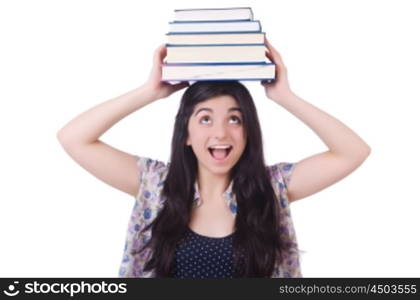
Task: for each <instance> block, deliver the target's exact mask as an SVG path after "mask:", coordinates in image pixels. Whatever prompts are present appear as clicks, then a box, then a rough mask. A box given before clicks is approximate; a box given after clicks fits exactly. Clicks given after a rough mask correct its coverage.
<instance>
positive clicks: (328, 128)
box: [262, 40, 371, 201]
mask: <svg viewBox="0 0 420 300" xmlns="http://www.w3.org/2000/svg"><path fill="white" fill-rule="evenodd" d="M266 44H267V48H268V49H269V53H267V56H268V57H269V58H270V59H271V60H272V61H273V62H275V63H276V80H275V81H274V82H272V83H262V84H263V86H264V87H265V90H266V94H267V96H268V97H269V98H270V99H271V100H273V101H274V102H276V103H277V104H279V105H281V106H282V107H283V108H285V109H286V110H287V111H289V112H290V113H292V114H293V115H294V116H296V117H297V118H298V119H300V120H301V121H302V122H304V123H305V124H306V125H307V126H309V127H310V128H311V129H312V130H313V131H314V132H315V133H316V134H317V135H318V136H319V138H320V139H321V140H322V141H323V142H324V143H325V145H326V146H327V147H328V149H329V150H328V151H326V152H323V153H319V154H316V155H313V156H310V157H308V158H305V159H303V160H301V161H299V162H298V163H297V164H296V166H295V168H294V170H293V174H292V177H291V180H290V183H289V186H288V194H289V201H295V200H298V199H302V198H305V197H308V196H310V195H312V194H314V193H317V192H319V191H321V190H322V189H324V188H326V187H328V186H330V185H332V184H334V183H336V182H337V181H339V180H341V179H342V178H344V177H346V176H347V175H349V174H350V173H351V172H353V171H354V170H355V169H356V168H357V167H358V166H360V164H361V163H362V162H363V161H364V160H365V159H366V158H367V157H368V156H369V154H370V151H371V150H370V147H369V146H368V145H367V144H366V143H365V142H364V141H363V140H362V139H361V138H360V137H359V136H358V135H357V134H356V133H355V132H353V131H352V130H351V129H350V128H348V127H347V126H346V125H344V124H343V123H342V122H340V121H339V120H337V119H336V118H334V117H332V116H330V115H329V114H327V113H326V112H324V111H322V110H320V109H319V108H317V107H315V106H313V105H312V104H310V103H308V102H306V101H305V100H303V99H301V98H300V97H298V96H297V95H295V94H294V93H293V92H292V91H291V90H290V87H289V84H288V79H287V70H286V67H285V65H284V63H283V61H282V59H281V56H280V54H279V53H278V52H277V51H276V50H275V49H274V47H273V46H271V44H270V43H268V41H267V40H266Z"/></svg>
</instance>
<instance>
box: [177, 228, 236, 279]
mask: <svg viewBox="0 0 420 300" xmlns="http://www.w3.org/2000/svg"><path fill="white" fill-rule="evenodd" d="M233 235H234V232H233V233H231V234H229V235H227V236H225V237H209V236H204V235H201V234H198V233H196V232H194V231H193V230H191V229H190V228H189V227H188V231H187V233H186V236H185V237H184V238H183V239H182V240H181V242H180V243H179V244H178V246H177V248H176V250H175V258H174V262H173V271H172V273H173V277H176V278H233V245H232V238H233Z"/></svg>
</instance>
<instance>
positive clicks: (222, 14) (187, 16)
mask: <svg viewBox="0 0 420 300" xmlns="http://www.w3.org/2000/svg"><path fill="white" fill-rule="evenodd" d="M252 19H253V14H252V10H251V8H250V7H230V8H193V9H175V10H174V21H175V22H180V21H181V22H182V21H222V20H236V21H245V20H252Z"/></svg>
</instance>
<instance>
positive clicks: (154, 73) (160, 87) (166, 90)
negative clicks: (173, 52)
mask: <svg viewBox="0 0 420 300" xmlns="http://www.w3.org/2000/svg"><path fill="white" fill-rule="evenodd" d="M165 57H166V47H165V44H162V45H160V46H159V47H158V48H157V49H156V50H155V52H154V56H153V67H152V70H151V72H150V75H149V79H148V80H147V81H146V83H145V84H144V85H143V86H144V87H145V88H146V89H147V90H148V91H149V92H150V93H151V94H152V95H153V97H154V98H155V99H156V100H157V99H162V98H166V97H168V96H170V95H171V94H172V93H174V92H176V91H178V90H181V89H183V88H185V87H187V86H189V83H188V81H185V82H181V83H178V84H169V83H167V82H164V81H161V80H162V65H163V59H164V58H165Z"/></svg>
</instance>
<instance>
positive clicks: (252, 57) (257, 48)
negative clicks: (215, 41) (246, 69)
mask: <svg viewBox="0 0 420 300" xmlns="http://www.w3.org/2000/svg"><path fill="white" fill-rule="evenodd" d="M265 49H266V48H265V45H264V44H224V45H212V44H205V45H184V46H182V45H170V44H167V45H166V50H167V56H166V62H167V63H200V62H204V63H205V62H264V61H265V60H266V56H265Z"/></svg>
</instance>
